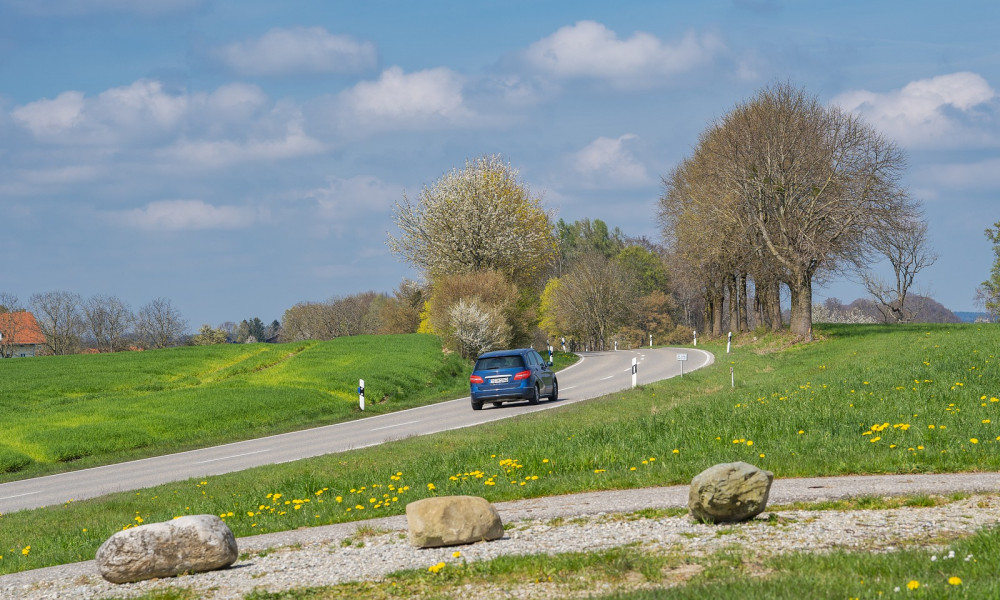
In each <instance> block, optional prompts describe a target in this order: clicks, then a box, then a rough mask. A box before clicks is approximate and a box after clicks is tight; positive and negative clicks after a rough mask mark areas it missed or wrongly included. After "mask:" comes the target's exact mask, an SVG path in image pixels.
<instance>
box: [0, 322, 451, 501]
mask: <svg viewBox="0 0 1000 600" xmlns="http://www.w3.org/2000/svg"><path fill="white" fill-rule="evenodd" d="M468 369H469V364H468V362H467V361H464V360H462V359H461V358H459V357H458V356H457V355H454V354H450V355H446V354H444V353H443V352H442V351H441V345H440V342H439V341H438V339H437V338H436V337H434V336H430V335H392V336H356V337H343V338H338V339H336V340H333V341H329V342H315V341H313V342H299V343H293V344H250V345H243V344H240V345H235V344H225V345H217V346H199V347H183V348H172V349H167V350H156V351H147V352H122V353H117V354H99V355H78V356H54V357H44V358H32V359H25V360H20V359H19V360H4V361H0V414H2V415H3V427H2V428H0V481H10V480H12V479H22V478H26V477H32V476H36V475H40V474H48V473H54V472H59V471H67V470H71V469H80V468H85V467H91V466H95V465H99V464H108V463H111V462H119V461H123V460H128V459H133V458H140V457H144V456H152V455H158V454H166V453H169V452H175V451H180V450H185V449H190V448H194V447H203V446H210V445H215V444H221V443H226V442H232V441H236V440H241V439H249V438H253V437H258V436H263V435H269V434H274V433H281V432H285V431H292V430H296V429H302V428H306V427H310V426H315V425H324V424H329V423H336V422H340V421H346V420H350V419H356V418H359V417H361V416H364V415H371V414H379V413H383V412H389V411H393V410H400V409H404V408H409V407H412V406H417V405H420V404H426V403H428V402H433V401H436V400H441V399H446V398H455V397H459V396H461V395H462V394H465V393H468V379H467V373H468ZM362 378H363V379H365V381H366V392H367V393H366V396H367V402H366V412H365V413H364V414H362V413H361V412H360V410H359V408H358V395H357V387H358V379H362Z"/></svg>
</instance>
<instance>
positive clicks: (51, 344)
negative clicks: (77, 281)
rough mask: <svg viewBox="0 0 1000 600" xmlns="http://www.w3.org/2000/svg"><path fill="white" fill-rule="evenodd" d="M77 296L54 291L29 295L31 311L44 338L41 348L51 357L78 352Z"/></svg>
mask: <svg viewBox="0 0 1000 600" xmlns="http://www.w3.org/2000/svg"><path fill="white" fill-rule="evenodd" d="M80 304H81V298H80V295H79V294H74V293H72V292H65V291H57V292H45V293H42V294H33V295H32V296H31V307H32V312H34V314H35V320H37V321H38V327H39V329H41V331H42V334H43V335H44V336H45V348H46V349H47V350H48V352H50V353H51V354H55V355H63V354H74V353H76V352H78V351H79V350H80V337H81V335H82V334H83V330H84V320H83V314H82V313H81V311H80Z"/></svg>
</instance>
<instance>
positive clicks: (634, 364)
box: [632, 356, 639, 387]
mask: <svg viewBox="0 0 1000 600" xmlns="http://www.w3.org/2000/svg"><path fill="white" fill-rule="evenodd" d="M638 373H639V365H638V361H637V359H636V357H634V356H633V357H632V387H635V385H636V377H637V375H638Z"/></svg>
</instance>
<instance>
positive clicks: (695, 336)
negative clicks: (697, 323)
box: [691, 329, 698, 346]
mask: <svg viewBox="0 0 1000 600" xmlns="http://www.w3.org/2000/svg"><path fill="white" fill-rule="evenodd" d="M691 331H694V345H695V346H697V345H698V330H697V329H692V330H691Z"/></svg>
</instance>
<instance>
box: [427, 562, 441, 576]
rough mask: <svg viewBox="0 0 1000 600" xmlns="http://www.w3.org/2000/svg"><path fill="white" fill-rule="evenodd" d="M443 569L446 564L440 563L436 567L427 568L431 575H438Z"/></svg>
mask: <svg viewBox="0 0 1000 600" xmlns="http://www.w3.org/2000/svg"><path fill="white" fill-rule="evenodd" d="M443 568H444V563H443V562H439V563H438V564H436V565H431V566H429V567H427V570H428V571H430V572H431V573H437V572H439V571H441V569H443Z"/></svg>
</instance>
